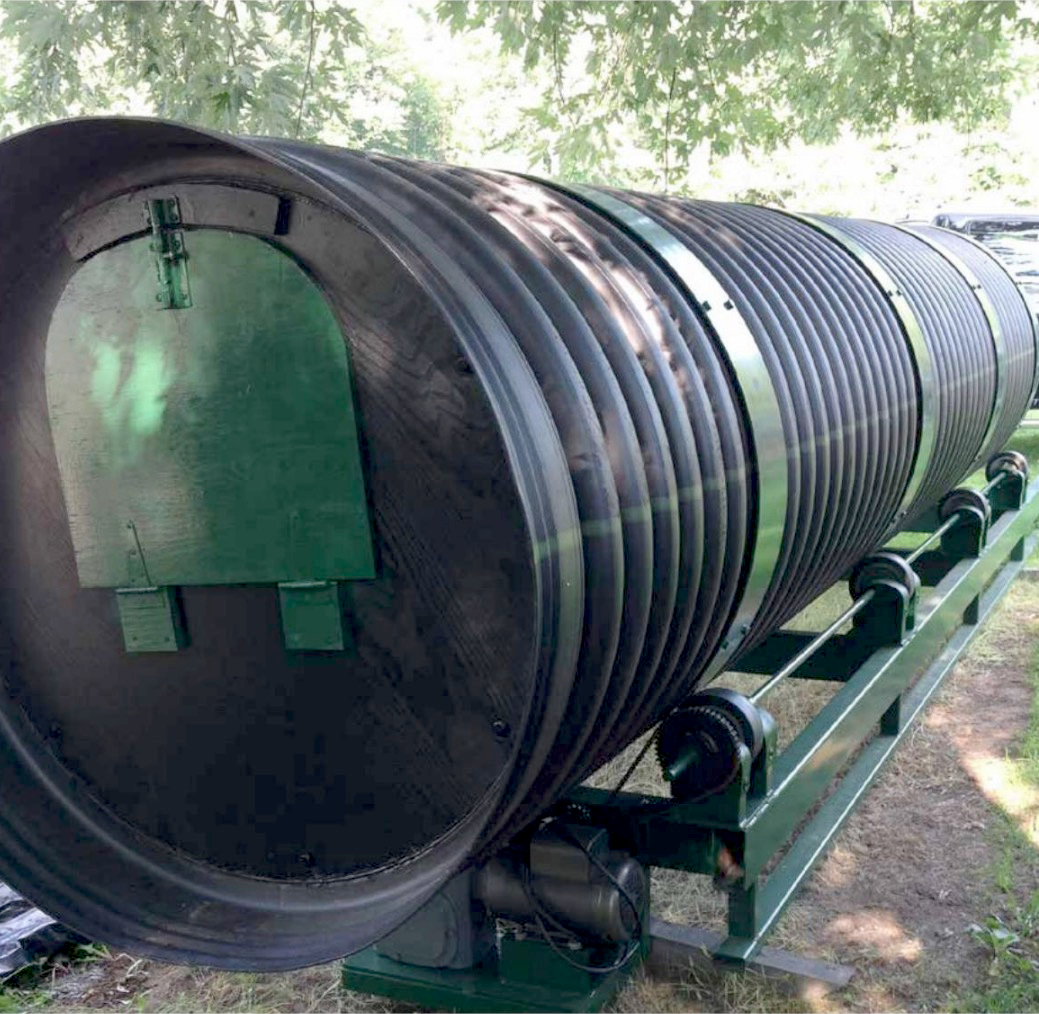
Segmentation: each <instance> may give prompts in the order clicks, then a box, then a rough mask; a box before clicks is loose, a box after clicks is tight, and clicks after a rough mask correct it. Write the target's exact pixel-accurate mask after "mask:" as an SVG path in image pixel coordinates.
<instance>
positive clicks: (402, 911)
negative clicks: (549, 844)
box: [0, 119, 1037, 968]
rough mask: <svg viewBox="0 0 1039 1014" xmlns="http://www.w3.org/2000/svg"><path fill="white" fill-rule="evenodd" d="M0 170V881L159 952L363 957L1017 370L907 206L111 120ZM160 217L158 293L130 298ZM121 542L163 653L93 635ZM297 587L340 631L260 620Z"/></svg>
mask: <svg viewBox="0 0 1039 1014" xmlns="http://www.w3.org/2000/svg"><path fill="white" fill-rule="evenodd" d="M0 181H2V183H0V225H2V235H3V240H2V242H0V294H2V299H0V328H2V333H3V353H2V355H3V369H2V370H0V446H2V447H3V462H4V468H3V473H2V479H0V575H2V576H0V665H2V667H3V672H4V681H5V682H4V693H3V695H2V696H0V876H2V877H3V878H4V879H9V880H10V881H11V882H12V883H13V884H14V885H15V886H16V887H17V888H18V889H19V890H23V891H25V892H26V893H27V894H28V895H29V896H30V897H32V899H33V900H34V901H35V902H37V903H38V904H40V905H41V906H43V907H44V908H46V909H47V910H48V911H50V912H52V913H53V914H54V915H56V916H57V917H59V918H60V919H61V920H62V921H64V922H67V923H68V924H69V925H71V926H73V927H75V928H76V929H78V930H80V931H82V932H84V933H86V934H88V935H89V936H91V937H94V938H99V939H102V940H106V941H110V942H112V943H114V944H115V945H117V946H122V947H126V948H129V949H132V950H135V951H140V952H144V953H148V954H152V955H155V956H158V957H161V958H164V959H167V960H181V961H202V962H205V963H208V964H214V965H221V966H226V967H237V968H284V967H294V966H299V965H304V964H308V963H314V962H317V961H321V960H327V959H330V958H333V957H336V956H339V955H342V954H345V953H348V952H350V951H353V950H356V949H358V948H360V947H363V946H365V945H367V944H369V943H370V942H372V941H373V940H375V939H377V938H378V937H379V936H381V935H382V934H383V933H385V932H387V931H388V930H390V929H391V928H393V927H394V926H395V925H397V924H398V923H399V922H400V921H402V920H403V919H404V918H405V917H406V916H407V915H408V914H410V913H411V912H412V911H413V910H414V909H415V908H416V907H417V906H418V905H419V904H420V903H421V902H422V901H423V900H424V899H425V898H426V897H428V896H429V894H430V893H431V892H432V891H433V890H435V889H436V887H437V886H438V885H439V884H441V883H442V882H443V881H444V880H445V879H446V878H447V877H448V876H449V875H450V874H451V873H452V872H454V871H455V870H456V869H458V868H459V867H460V866H462V865H463V864H465V863H466V862H468V861H471V860H473V859H474V858H479V857H481V856H484V855H487V854H488V853H490V852H491V851H493V850H494V848H495V847H496V846H498V845H500V844H501V843H503V842H504V841H506V840H508V838H509V837H510V836H511V835H513V834H515V833H516V832H517V831H518V830H520V829H522V828H523V827H524V826H525V825H527V824H529V822H530V821H531V820H533V819H535V818H536V817H537V816H538V815H539V814H540V813H541V812H543V810H544V809H545V808H546V806H548V805H549V804H550V803H551V802H552V801H553V800H554V799H556V798H558V797H559V795H560V794H561V793H562V792H563V791H564V790H565V789H566V788H567V787H568V786H570V785H572V784H574V783H575V782H576V781H578V780H580V779H581V778H583V777H585V776H587V775H588V774H589V773H590V772H591V771H592V770H594V769H595V767H596V766H597V765H598V764H600V763H601V762H603V761H604V760H606V759H608V758H609V757H611V756H613V755H614V754H616V753H617V752H618V751H619V750H620V749H621V748H623V747H624V746H625V745H626V744H627V743H628V742H630V741H631V740H632V739H633V738H634V737H635V736H637V735H638V734H639V733H641V732H642V731H644V730H645V729H647V728H649V727H650V726H651V725H652V724H653V723H654V722H655V721H656V720H658V719H659V718H660V717H661V716H662V715H663V714H665V713H666V712H667V710H668V709H669V708H670V707H672V706H673V705H675V704H676V703H678V702H679V701H681V700H682V699H683V698H684V697H685V696H687V695H688V694H689V693H690V692H691V691H692V690H693V689H694V688H695V687H696V686H697V685H698V684H700V683H702V682H703V681H704V680H706V679H708V678H710V677H711V676H712V675H714V674H716V673H717V672H719V671H720V670H721V669H722V668H724V666H725V664H726V663H727V662H728V661H729V660H731V659H733V658H734V657H735V656H737V655H738V654H739V653H740V652H743V651H745V650H747V649H748V648H749V647H751V646H753V645H755V644H757V643H760V641H761V640H762V639H763V638H764V637H765V636H767V635H768V634H769V633H770V632H771V631H773V630H775V629H777V628H778V627H779V626H780V625H781V624H782V623H783V622H785V621H786V620H787V619H789V618H790V617H791V616H792V615H794V613H796V612H797V611H798V610H799V609H800V608H801V607H802V606H804V605H805V604H806V603H807V602H809V601H810V600H811V599H812V598H813V597H814V596H815V595H817V594H818V593H819V592H820V591H822V590H823V589H824V588H826V587H827V586H828V585H829V584H831V583H832V582H834V581H835V580H837V579H839V578H840V577H841V576H842V575H843V574H845V573H846V572H847V571H848V569H849V568H850V567H851V566H852V565H853V564H854V563H855V562H857V561H858V560H860V559H861V558H862V557H863V556H865V555H866V554H868V553H869V552H870V551H872V550H873V549H874V548H875V547H877V546H878V545H880V544H881V542H882V541H883V540H884V539H885V537H886V536H888V535H889V534H890V533H891V532H893V531H894V530H896V529H897V528H898V527H899V526H901V525H903V524H904V523H905V522H906V521H907V520H908V519H910V518H912V517H914V516H916V515H918V514H920V513H921V512H922V511H924V510H925V509H927V508H929V507H931V506H933V505H934V504H935V502H936V501H937V499H938V498H939V497H940V496H941V495H942V494H943V493H944V492H946V491H947V490H948V489H950V488H952V486H954V485H955V484H956V482H957V481H958V480H959V479H960V478H961V477H962V476H963V475H965V474H966V473H967V472H969V471H970V470H971V469H972V468H973V467H975V466H976V465H977V464H978V463H979V462H983V461H984V460H985V459H986V458H987V457H988V456H989V455H991V454H992V453H994V452H995V451H996V450H998V449H999V448H1000V447H1001V446H1002V444H1003V443H1004V442H1005V440H1006V439H1007V438H1008V436H1009V435H1010V434H1011V432H1012V431H1013V429H1014V427H1015V426H1016V424H1017V422H1018V420H1019V419H1020V418H1021V416H1022V414H1023V413H1024V411H1025V410H1026V408H1027V406H1028V404H1029V403H1030V401H1031V397H1032V392H1033V390H1034V388H1035V383H1036V367H1037V357H1036V339H1035V334H1034V331H1033V326H1032V321H1031V318H1030V315H1029V313H1028V310H1027V308H1026V305H1025V302H1024V300H1023V298H1022V297H1021V295H1020V293H1019V291H1018V290H1017V288H1016V286H1015V285H1014V284H1013V282H1012V281H1011V279H1010V278H1009V276H1008V275H1007V273H1006V272H1005V271H1004V270H1003V269H1002V268H1001V267H1000V266H999V265H998V263H997V262H996V261H995V260H994V259H993V258H991V257H990V256H989V255H988V254H986V253H985V252H984V251H983V250H981V249H980V248H978V247H976V246H975V245H973V244H972V243H971V242H969V241H968V240H965V239H963V238H962V237H958V236H954V235H951V234H949V233H946V232H944V231H942V230H936V229H930V228H925V229H910V228H898V227H894V226H889V225H881V224H877V223H874V222H865V221H844V220H839V219H834V218H811V217H806V216H797V215H792V214H788V213H785V212H782V211H777V210H773V209H766V208H759V207H752V206H748V205H734V204H719V203H713V202H706V201H693V200H687V199H681V198H665V197H654V196H650V195H643V194H633V193H623V192H620V191H607V190H602V189H592V188H586V187H575V188H567V187H564V186H560V185H557V184H550V183H546V182H543V181H538V180H534V179H530V178H525V177H521V176H517V175H513V174H507V173H496V172H486V171H474V170H464V169H456V168H451V167H448V166H439V165H429V164H423V163H417V162H407V161H404V160H400V159H393V158H386V157H381V156H375V155H364V154H359V153H355V152H348V151H342V150H337V149H332V148H323V147H318V146H314V145H306V144H300V143H295V142H289V141H277V140H267V139H262V140H261V139H241V138H230V137H224V136H220V135H217V134H213V133H208V132H205V131H201V130H196V129H193V128H188V127H183V126H178V125H175V124H166V123H159V122H151V121H139V120H114V119H112V120H83V121H72V122H68V123H63V124H57V125H53V126H48V127H43V128H40V129H38V130H34V131H30V132H28V133H26V134H22V135H20V136H18V137H15V138H13V139H11V140H9V141H6V142H4V143H3V144H2V145H0ZM159 199H163V200H169V199H176V201H177V202H179V216H180V225H181V226H182V228H183V238H184V241H185V244H186V247H187V259H186V264H187V271H188V273H189V275H190V276H191V279H192V297H193V300H194V302H193V305H192V307H191V309H183V310H177V309H174V310H172V311H161V310H155V309H151V308H150V307H149V308H147V309H145V308H144V307H142V306H140V305H137V304H135V303H134V300H135V299H136V296H135V295H134V293H137V292H139V291H142V286H143V285H144V281H142V278H143V276H142V275H141V272H142V271H144V270H145V268H144V267H141V265H146V266H147V270H148V271H154V266H153V265H151V263H150V260H149V254H148V249H149V248H148V244H147V239H146V235H147V232H148V219H147V217H146V216H145V214H144V209H145V206H146V205H147V203H148V202H149V201H155V200H159ZM135 243H136V244H138V246H136V247H134V246H131V244H135ZM160 274H161V268H160ZM153 281H154V280H150V281H149V282H148V284H149V285H153ZM148 314H151V315H155V314H159V317H161V321H160V319H159V317H154V320H153V319H152V318H149V317H148ZM134 315H136V316H134ZM188 315H193V316H190V317H189V316H188ZM135 321H136V322H137V323H133V322H135ZM141 321H144V322H145V325H146V330H147V331H148V334H149V335H150V336H151V337H149V338H148V342H145V343H143V344H142V341H143V339H142V338H141V333H140V327H142V326H145V325H141V324H140V322H141ZM127 322H129V323H127ZM185 322H189V323H190V324H191V327H188V326H187V324H186V323H185ZM156 329H158V330H156ZM163 329H164V330H163ZM124 331H125V333H123V332H124ZM48 335H50V337H49V338H48ZM155 335H159V337H158V338H155V337H154V336H155ZM340 338H341V339H342V341H341V342H340ZM344 350H345V355H346V358H345V359H344V358H343V352H344ZM148 357H151V358H148ZM149 364H151V365H150V366H149ZM149 371H150V372H149ZM135 378H136V379H135ZM142 391H143V392H145V393H143V394H142V393H141V392H142ZM135 392H136V393H135ZM340 394H341V398H340V397H339V395H340ZM121 399H122V400H121ZM123 402H126V404H125V405H124V404H123ZM127 406H129V407H127ZM142 406H144V408H142ZM145 408H146V409H147V412H144V409H145ZM142 412H144V415H143V416H142V415H141V413H142ZM337 427H338V428H337ZM355 434H356V435H355ZM355 441H356V445H357V446H358V447H359V449H360V461H361V465H362V470H363V494H364V495H363V497H362V498H361V500H360V501H359V502H358V503H353V505H352V506H351V503H352V502H351V501H350V499H349V498H350V496H351V495H353V496H355V497H356V496H359V495H360V485H359V484H358V483H357V482H356V481H354V480H352V479H351V474H352V473H349V469H348V465H349V460H350V459H349V454H348V453H347V452H348V451H349V450H350V448H351V447H353V446H354V442H355ZM99 448H104V449H105V450H104V454H103V455H102V454H101V451H100V450H99ZM114 448H118V449H120V452H121V453H122V454H123V455H124V457H125V458H126V461H125V462H123V464H120V465H119V466H118V467H116V465H114V464H113V461H114V458H115V450H113V449H114ZM340 449H345V450H343V453H342V454H341V453H340ZM99 456H100V457H99ZM101 457H103V458H104V461H103V463H102V464H103V466H104V467H103V469H102V467H101V465H99V464H98V461H100V460H101ZM167 466H168V467H167ZM99 469H101V471H103V472H104V474H103V475H101V472H100V471H99ZM119 469H123V470H122V471H120V470H119ZM135 470H136V471H135ZM99 476H100V478H99ZM113 476H115V478H113ZM113 484H114V485H113ZM304 487H305V488H304ZM112 489H116V490H117V493H115V494H113V493H111V490H112ZM106 491H107V492H106ZM297 491H298V492H299V497H298V499H299V503H301V504H303V505H304V506H299V504H298V503H296V499H297V498H296V495H295V494H296V492H297ZM113 497H114V499H113ZM120 498H122V499H120ZM181 501H183V502H181ZM128 503H132V504H134V506H133V508H132V512H131V509H130V508H128V507H126V504H128ZM265 505H266V506H265ZM272 505H274V506H272ZM266 508H270V509H269V510H267V513H266V514H264V510H265V509H266ZM365 509H366V510H367V520H365ZM322 511H324V512H325V514H322ZM337 512H338V513H337ZM127 513H132V514H133V516H132V517H130V518H129V519H128V520H127V519H125V518H124V515H126V514H127ZM135 518H144V519H145V520H142V521H139V522H138V521H135V520H134V519H135ZM315 518H317V520H315ZM322 519H323V520H322ZM330 519H331V520H330ZM131 522H132V523H131ZM178 524H180V525H182V526H183V530H181V528H178V527H177V525H178ZM369 524H370V533H371V544H372V547H373V549H374V557H373V558H372V560H370V561H369V564H371V565H373V567H374V570H373V571H371V572H370V573H369V572H368V571H366V570H365V567H364V566H360V568H359V569H357V570H356V572H354V573H348V571H349V570H350V564H349V562H342V561H339V562H337V561H338V560H339V558H338V556H337V554H339V553H340V552H341V554H342V558H343V561H349V560H356V558H357V557H356V554H357V552H359V550H358V548H357V546H355V545H353V544H352V543H350V541H349V539H348V538H347V535H349V532H350V531H355V530H356V531H361V530H362V529H363V530H364V531H365V532H367V531H368V528H367V525H369ZM163 525H166V526H167V527H169V531H165V534H163V532H161V531H160V529H161V528H162V526H163ZM357 525H360V526H361V527H360V528H358V527H357ZM170 526H172V527H170ZM127 527H129V528H130V529H131V534H132V535H133V537H134V538H135V539H137V542H136V543H135V545H136V547H137V549H139V550H140V555H141V557H142V558H144V561H143V568H144V569H143V570H142V573H143V575H144V576H143V577H142V580H144V579H145V578H147V582H146V583H148V584H168V585H171V586H177V588H178V591H177V592H176V596H177V603H178V605H177V608H178V609H180V610H182V611H183V616H184V620H185V626H186V630H187V635H188V641H187V643H186V644H184V646H183V647H181V648H180V650H177V651H172V650H161V651H153V652H144V653H140V652H134V651H130V652H128V651H127V650H125V648H124V642H123V636H122V633H121V632H120V614H119V612H118V610H117V607H116V603H115V601H114V596H113V594H112V587H113V586H115V585H116V584H118V580H119V578H118V574H119V573H121V570H120V568H122V567H124V566H129V564H127V562H126V560H124V559H123V557H122V556H121V555H120V554H121V552H122V550H120V549H119V540H120V539H121V538H123V537H125V536H126V531H125V530H126V528H127ZM283 529H284V532H285V533H287V534H285V535H284V538H283V537H282V535H281V534H279V533H281V532H282V530H283ZM286 540H287V541H286ZM275 544H277V545H275ZM128 552H129V554H130V557H127V558H126V559H130V558H131V557H134V558H136V557H135V556H134V554H135V553H136V550H135V549H133V548H131V549H130V550H128ZM278 554H281V555H278ZM148 558H150V560H151V569H152V572H151V573H149V572H148V569H147V566H148ZM113 568H114V570H113ZM279 568H280V569H279ZM371 573H373V574H374V576H370V574H371ZM163 575H165V576H163ZM311 578H312V579H315V580H337V581H341V582H342V617H341V620H342V624H343V627H344V630H345V633H344V635H343V648H342V650H338V645H337V644H335V643H333V641H334V638H333V641H330V642H329V644H328V645H327V646H326V647H327V648H328V649H329V650H309V651H299V650H292V647H291V645H290V646H289V647H287V646H286V643H283V640H282V634H281V623H282V622H284V621H285V616H284V615H283V614H282V615H280V614H279V590H278V587H277V586H276V585H277V584H278V583H279V582H283V581H285V582H290V583H291V582H300V581H302V582H304V584H305V583H306V580H307V579H311ZM286 601H287V600H286V599H283V600H282V610H284V609H286V608H287V607H286V605H285V602H286ZM336 622H338V621H336ZM300 636H306V635H300ZM160 647H161V645H160ZM333 649H335V650H333Z"/></svg>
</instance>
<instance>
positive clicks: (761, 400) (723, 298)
mask: <svg viewBox="0 0 1039 1014" xmlns="http://www.w3.org/2000/svg"><path fill="white" fill-rule="evenodd" d="M552 185H553V186H555V187H557V188H558V189H569V190H570V191H571V192H572V193H574V194H575V195H577V196H578V197H579V198H580V199H581V200H582V201H583V202H584V203H585V204H587V205H589V206H590V207H592V208H595V209H596V210H598V211H601V212H602V213H603V214H605V215H608V216H610V217H611V218H613V219H615V220H616V221H617V222H619V223H620V224H621V225H623V226H624V227H625V228H626V229H628V230H629V231H631V232H632V233H634V234H635V235H636V236H638V238H639V240H641V241H642V243H643V244H645V246H646V247H647V248H648V249H649V250H650V251H652V253H653V255H654V256H655V257H656V258H657V259H658V260H659V261H661V262H662V263H663V264H665V265H666V266H667V267H668V268H669V269H670V271H671V272H672V274H673V275H674V277H675V278H676V279H677V280H678V281H679V283H680V284H681V285H682V288H683V289H684V290H685V292H686V294H687V295H688V298H689V300H690V302H691V303H692V304H693V305H694V306H696V307H698V308H699V311H700V313H701V314H702V315H703V316H704V318H706V320H707V321H708V323H709V324H710V326H711V329H712V331H713V337H714V338H715V340H716V341H717V342H718V345H719V347H720V349H721V352H722V354H723V355H724V357H725V359H726V361H727V362H728V364H729V368H730V369H731V370H732V372H733V374H734V376H735V378H736V382H737V383H738V385H739V388H740V391H741V394H742V401H743V406H744V409H745V411H746V413H747V428H748V430H749V434H750V444H751V448H752V453H753V455H754V461H753V475H754V481H755V489H754V492H755V494H756V500H757V516H756V522H757V526H756V529H755V531H754V536H753V544H752V548H751V550H750V563H749V566H748V571H747V577H746V582H745V584H744V586H743V595H742V598H741V599H740V604H739V606H738V608H737V609H736V611H735V614H734V615H733V617H732V620H731V622H730V624H729V628H728V631H727V632H726V636H725V638H724V640H723V642H722V647H721V649H720V650H719V651H718V653H717V654H716V655H715V657H714V659H713V660H712V662H711V664H710V666H709V667H708V670H707V675H710V674H713V673H717V672H720V671H721V669H722V668H723V667H724V665H725V662H726V660H727V659H729V658H731V657H732V655H733V653H734V652H735V651H736V650H737V649H738V648H739V646H740V644H741V643H742V641H743V639H744V638H745V637H746V635H747V633H748V632H749V630H750V628H751V626H752V625H753V623H754V621H755V619H756V618H757V615H758V611H759V609H760V608H761V604H762V602H763V601H764V599H765V595H766V593H767V592H768V589H769V585H770V584H771V582H772V578H773V576H774V574H775V568H776V561H777V560H778V558H779V550H780V547H781V546H782V543H783V533H784V528H785V526H786V515H787V498H788V494H787V483H788V478H787V467H786V441H785V440H784V437H783V420H782V417H781V416H780V414H779V403H778V401H777V400H776V392H775V389H774V388H773V386H772V380H771V378H770V377H769V375H768V368H767V367H766V365H765V361H764V359H763V358H762V356H761V350H760V349H759V348H758V346H757V344H756V343H755V341H754V336H753V335H752V334H751V332H750V329H749V328H748V326H747V322H746V321H745V320H744V319H743V317H742V316H741V315H740V312H739V310H737V309H736V307H735V305H734V304H733V301H732V299H730V297H729V295H728V293H727V292H726V291H725V289H724V288H723V287H722V285H721V284H720V283H719V281H718V279H717V278H716V277H715V275H714V274H712V273H711V270H710V269H709V268H708V267H707V266H706V265H705V264H704V263H703V261H701V260H699V259H698V258H697V257H696V255H695V254H693V252H692V251H691V250H690V249H689V248H688V247H686V246H683V245H682V243H681V242H680V241H679V240H678V238H677V237H676V236H675V235H674V234H673V233H672V232H669V231H668V230H667V229H665V228H663V227H662V226H661V225H659V224H658V223H656V222H654V221H653V220H652V219H651V218H648V217H647V216H646V215H644V214H642V212H640V211H639V210H638V209H637V208H635V207H633V206H632V205H630V204H627V203H625V202H624V201H623V200H622V199H621V198H619V197H616V196H614V195H612V194H608V193H606V192H604V191H602V190H599V189H597V188H595V187H588V186H571V187H564V186H563V185H562V184H559V183H557V182H555V183H553V184H552Z"/></svg>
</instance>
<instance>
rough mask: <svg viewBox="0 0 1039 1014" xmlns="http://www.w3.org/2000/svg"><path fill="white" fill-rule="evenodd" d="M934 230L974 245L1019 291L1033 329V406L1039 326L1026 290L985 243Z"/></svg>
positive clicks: (1038, 362)
mask: <svg viewBox="0 0 1039 1014" xmlns="http://www.w3.org/2000/svg"><path fill="white" fill-rule="evenodd" d="M932 228H934V229H940V230H941V231H942V232H950V233H952V235H954V236H959V238H960V239H965V240H966V241H967V242H968V243H971V244H973V245H974V246H975V247H977V249H978V250H980V251H981V252H982V253H983V254H984V255H985V256H986V257H987V258H988V259H989V260H990V261H992V263H993V264H995V265H996V267H998V268H999V270H1000V271H1002V272H1003V274H1005V275H1006V276H1007V278H1009V279H1010V281H1011V282H1013V284H1014V289H1015V290H1016V291H1017V294H1018V296H1020V297H1021V302H1022V303H1024V305H1025V314H1026V315H1027V317H1028V323H1029V324H1030V325H1031V327H1032V349H1033V350H1034V351H1033V356H1034V358H1033V361H1032V394H1031V397H1030V398H1029V399H1028V404H1029V405H1031V404H1032V402H1033V401H1034V400H1035V396H1036V393H1037V392H1039V324H1037V322H1036V311H1035V310H1033V309H1032V306H1031V304H1030V303H1029V302H1028V298H1027V297H1026V296H1025V293H1024V290H1023V289H1022V288H1021V286H1020V285H1018V284H1017V280H1016V279H1015V278H1014V276H1013V275H1012V274H1011V273H1010V269H1009V268H1008V267H1007V266H1006V265H1005V264H1004V263H1003V262H1002V261H1001V260H1000V259H999V257H998V256H996V254H994V253H993V252H992V251H991V250H990V249H989V248H988V247H987V246H985V244H984V243H982V242H981V241H980V240H977V239H975V238H974V237H973V236H972V235H971V234H970V233H969V232H958V231H957V230H956V229H946V228H944V227H943V226H940V225H935V226H932Z"/></svg>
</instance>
